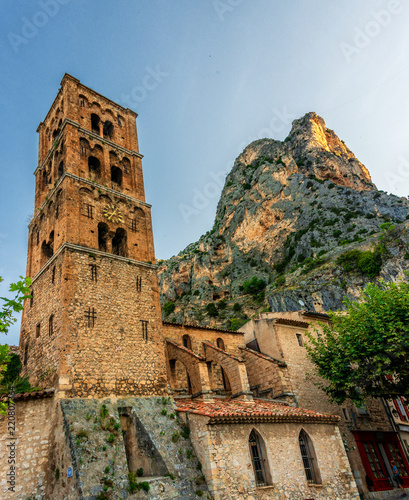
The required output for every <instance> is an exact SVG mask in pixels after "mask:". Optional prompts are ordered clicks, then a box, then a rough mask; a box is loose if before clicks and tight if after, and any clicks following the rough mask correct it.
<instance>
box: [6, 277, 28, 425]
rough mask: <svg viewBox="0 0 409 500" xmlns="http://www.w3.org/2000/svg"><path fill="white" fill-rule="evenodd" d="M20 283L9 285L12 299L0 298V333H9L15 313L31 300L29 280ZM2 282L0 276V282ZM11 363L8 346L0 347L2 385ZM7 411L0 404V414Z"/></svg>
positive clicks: (24, 279) (22, 280)
mask: <svg viewBox="0 0 409 500" xmlns="http://www.w3.org/2000/svg"><path fill="white" fill-rule="evenodd" d="M20 278H21V281H17V283H12V284H11V285H10V292H13V294H14V297H13V298H12V299H8V298H5V297H0V300H2V301H3V304H2V306H1V308H0V333H5V334H7V332H8V331H9V328H10V326H11V325H12V324H13V323H15V322H16V321H17V319H16V318H15V317H14V314H15V313H19V312H20V311H22V310H23V301H24V300H25V299H27V298H31V295H30V286H31V284H32V281H31V279H30V278H23V277H22V276H20ZM1 281H3V279H2V277H1V276H0V282H1ZM10 361H11V356H10V355H9V346H8V345H0V384H1V383H2V379H3V374H4V372H5V370H6V368H7V363H9V362H10ZM6 410H7V405H6V403H0V414H3V415H4V414H5V413H6Z"/></svg>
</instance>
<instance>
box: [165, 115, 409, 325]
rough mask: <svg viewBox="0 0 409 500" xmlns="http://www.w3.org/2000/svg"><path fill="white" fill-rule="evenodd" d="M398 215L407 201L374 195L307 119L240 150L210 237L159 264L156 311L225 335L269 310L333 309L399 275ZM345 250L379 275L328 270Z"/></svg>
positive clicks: (362, 175)
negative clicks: (160, 307)
mask: <svg viewBox="0 0 409 500" xmlns="http://www.w3.org/2000/svg"><path fill="white" fill-rule="evenodd" d="M408 214H409V203H408V200H407V199H406V198H399V197H397V196H394V195H388V194H387V193H385V192H383V191H378V190H377V188H376V186H375V185H374V184H373V183H372V181H371V176H370V174H369V171H368V170H367V168H366V167H365V166H364V165H363V164H362V163H361V162H360V161H359V160H358V159H357V158H355V156H354V154H353V153H352V151H350V150H349V149H348V148H347V147H346V145H345V144H344V143H343V141H341V140H340V139H339V138H338V137H337V135H336V134H335V133H334V132H333V131H332V130H329V129H327V128H326V126H325V122H324V120H323V119H322V118H320V117H319V116H317V115H316V114H315V113H308V114H306V115H305V116H304V117H303V118H300V119H298V120H295V121H294V122H293V126H292V129H291V132H290V134H289V136H288V137H287V138H286V139H285V141H283V142H280V141H275V140H272V139H262V140H258V141H255V142H253V143H251V144H250V145H249V146H247V147H246V148H245V150H244V151H243V153H241V154H240V155H239V157H238V158H237V159H236V161H235V162H234V165H233V168H232V170H231V172H230V173H229V174H228V176H227V178H226V182H225V185H224V188H223V191H222V194H221V198H220V201H219V204H218V207H217V212H216V218H215V223H214V226H213V228H212V229H211V230H210V231H209V232H207V233H206V234H205V235H204V236H202V237H201V238H200V239H199V241H198V242H196V243H192V244H190V245H188V246H187V247H186V248H185V250H183V251H182V252H180V253H179V254H178V255H177V256H175V257H172V258H171V259H169V260H167V261H162V262H159V264H160V268H159V279H160V288H161V299H162V304H165V303H166V302H173V303H174V307H173V306H171V307H170V308H169V307H168V308H167V307H165V309H164V315H165V317H166V319H167V320H171V321H178V322H180V321H186V322H191V323H199V324H211V325H218V326H223V327H233V328H235V327H238V326H239V325H240V323H242V322H243V321H244V320H245V319H246V318H247V317H248V316H249V315H252V314H254V313H255V312H258V311H260V310H266V309H269V308H270V309H271V310H273V311H284V310H297V309H309V310H312V311H317V312H322V311H327V310H329V309H336V308H339V307H342V300H343V298H344V296H348V297H350V298H353V297H356V296H357V294H358V292H359V290H360V288H362V287H363V286H364V285H365V283H367V282H368V281H369V280H370V278H371V279H372V280H373V278H377V277H379V276H381V277H384V278H385V279H388V280H389V279H396V278H397V277H399V276H402V275H403V272H404V271H405V270H406V268H407V267H408V266H407V262H409V261H407V260H406V259H405V258H404V257H405V256H408V257H409V254H407V253H406V247H407V244H408V242H409V236H408V233H407V228H406V224H405V222H406V219H407V218H409V215H408ZM350 250H357V251H358V253H357V252H355V254H351V255H350V258H351V259H352V260H354V259H355V260H354V262H355V261H357V260H358V259H359V257H360V256H361V253H359V252H372V253H371V255H369V254H365V256H364V257H365V258H370V257H371V256H372V257H374V256H375V257H376V258H375V257H374V259H373V260H374V261H376V259H378V263H379V266H378V267H380V270H379V269H376V273H375V274H374V271H373V270H372V271H369V270H368V268H365V266H363V265H359V266H357V265H355V264H356V262H355V264H354V265H351V266H349V267H348V266H347V265H344V266H341V265H339V264H337V259H338V258H339V257H340V256H342V255H343V254H345V252H347V251H350ZM347 260H348V259H347ZM344 261H345V258H344ZM361 264H362V263H361ZM344 268H346V269H347V271H346V270H345V269H344ZM255 278H257V279H255ZM251 279H253V282H252V285H250V286H249V285H248V284H247V285H246V282H249V281H250V280H251ZM264 285H265V286H264ZM212 303H213V304H214V305H215V306H216V307H213V306H211V305H210V304H212ZM234 304H235V305H234ZM168 306H169V304H168ZM172 309H174V311H172ZM169 311H171V312H169Z"/></svg>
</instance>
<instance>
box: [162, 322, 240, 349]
mask: <svg viewBox="0 0 409 500" xmlns="http://www.w3.org/2000/svg"><path fill="white" fill-rule="evenodd" d="M184 335H189V337H190V340H191V342H192V344H191V349H192V351H193V352H195V353H196V354H198V355H199V356H205V348H204V346H203V342H210V343H211V344H213V345H216V346H217V339H221V340H222V341H223V343H224V350H225V351H226V352H229V353H230V354H233V355H235V356H240V354H241V353H240V350H239V346H243V347H244V345H245V341H244V334H243V333H242V332H230V331H226V330H216V329H213V328H205V327H204V328H203V327H200V326H193V325H180V324H172V323H166V322H164V323H163V336H164V338H169V339H171V340H174V341H175V342H177V343H178V344H179V345H183V336H184Z"/></svg>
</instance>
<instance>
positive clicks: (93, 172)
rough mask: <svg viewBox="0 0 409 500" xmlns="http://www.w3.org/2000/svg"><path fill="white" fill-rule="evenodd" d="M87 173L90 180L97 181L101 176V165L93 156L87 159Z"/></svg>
mask: <svg viewBox="0 0 409 500" xmlns="http://www.w3.org/2000/svg"><path fill="white" fill-rule="evenodd" d="M88 172H89V176H90V178H91V179H92V180H95V179H99V177H100V176H101V163H100V161H99V160H98V158H95V156H89V157H88Z"/></svg>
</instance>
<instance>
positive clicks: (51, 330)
mask: <svg viewBox="0 0 409 500" xmlns="http://www.w3.org/2000/svg"><path fill="white" fill-rule="evenodd" d="M53 333H54V314H52V315H51V316H50V319H49V320H48V335H49V336H50V337H51V336H52V335H53Z"/></svg>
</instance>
